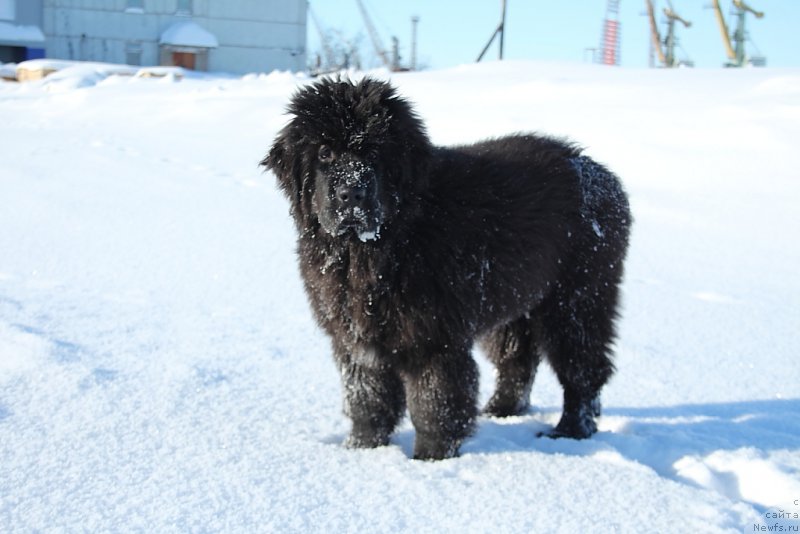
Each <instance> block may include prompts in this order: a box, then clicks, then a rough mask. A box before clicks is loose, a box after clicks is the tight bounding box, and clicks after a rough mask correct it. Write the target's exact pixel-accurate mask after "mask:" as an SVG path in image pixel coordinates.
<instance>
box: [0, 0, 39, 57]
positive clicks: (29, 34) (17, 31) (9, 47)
mask: <svg viewBox="0 0 800 534" xmlns="http://www.w3.org/2000/svg"><path fill="white" fill-rule="evenodd" d="M44 54H45V36H44V33H43V32H42V2H41V0H38V1H37V0H34V1H31V0H0V63H19V62H20V61H25V60H27V59H38V58H42V57H44Z"/></svg>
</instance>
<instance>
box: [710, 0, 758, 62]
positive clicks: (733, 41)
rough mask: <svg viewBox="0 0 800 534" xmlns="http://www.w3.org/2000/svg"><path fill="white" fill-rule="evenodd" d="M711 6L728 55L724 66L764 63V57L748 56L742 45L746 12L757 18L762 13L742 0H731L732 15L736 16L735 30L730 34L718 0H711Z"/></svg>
mask: <svg viewBox="0 0 800 534" xmlns="http://www.w3.org/2000/svg"><path fill="white" fill-rule="evenodd" d="M712 7H713V8H714V13H715V14H716V15H717V23H718V24H719V30H720V33H721V34H722V44H723V45H725V54H726V55H727V56H728V60H729V62H728V63H726V64H725V66H726V67H743V66H745V65H748V64H750V65H753V66H755V67H762V66H764V64H765V63H766V59H765V58H764V57H761V56H753V57H748V56H747V54H746V53H745V49H744V45H745V41H746V40H747V34H746V32H745V19H746V17H747V13H751V14H752V15H753V16H755V17H756V18H757V19H760V18H763V17H764V13H763V12H761V11H756V10H755V9H753V8H752V7H750V6H749V5H747V4H746V3H744V1H743V0H733V8H734V16H735V17H736V30H734V32H733V35H732V36H731V35H730V34H729V32H728V25H727V24H726V23H725V17H724V16H723V14H722V8H721V7H720V5H719V0H712Z"/></svg>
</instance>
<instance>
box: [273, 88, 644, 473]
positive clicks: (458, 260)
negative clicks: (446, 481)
mask: <svg viewBox="0 0 800 534" xmlns="http://www.w3.org/2000/svg"><path fill="white" fill-rule="evenodd" d="M288 113H289V114H290V117H291V118H290V120H289V122H288V124H287V125H286V127H284V128H283V130H282V131H281V132H279V134H278V136H277V138H276V139H275V143H274V145H273V146H272V148H271V149H270V151H269V153H268V155H267V156H266V157H265V158H264V160H263V161H262V162H261V163H262V165H264V166H266V167H267V168H268V169H270V170H272V171H273V172H274V173H275V174H276V176H277V178H278V183H279V185H280V188H281V189H282V190H283V192H284V193H285V194H286V196H287V197H288V199H289V202H290V205H291V214H292V216H293V217H294V221H295V223H296V225H297V231H298V234H299V237H298V255H299V263H300V270H301V273H302V277H303V280H304V283H305V289H306V292H307V294H308V298H309V300H310V303H311V307H312V309H313V312H314V314H315V316H316V319H317V321H318V322H319V324H320V326H321V327H322V328H323V329H324V330H325V332H327V333H328V335H329V336H330V337H331V340H332V345H333V354H334V358H335V360H336V363H337V365H338V368H339V370H340V372H341V377H342V382H343V393H344V412H345V414H346V415H347V416H348V417H349V418H350V419H351V420H352V430H351V432H350V435H349V436H348V438H347V440H346V441H345V444H346V445H347V446H349V447H377V446H381V445H385V444H386V443H388V441H389V437H390V435H391V434H392V432H393V430H394V428H395V426H396V425H397V423H398V421H399V420H400V418H401V417H402V416H403V414H404V413H405V410H406V408H408V411H409V414H410V416H411V421H412V423H413V424H414V428H415V430H416V441H415V443H414V458H420V459H440V458H448V457H452V456H455V455H457V454H458V449H459V446H460V445H461V443H462V441H463V440H464V439H465V438H466V437H467V436H469V435H470V432H471V431H472V430H473V427H474V425H475V419H476V416H477V414H478V409H477V407H476V400H477V395H478V369H477V366H476V364H475V361H474V360H473V358H472V355H471V351H472V348H473V344H474V343H475V342H476V341H477V342H478V343H480V344H481V346H482V347H483V348H484V350H485V351H486V354H487V355H488V357H489V359H490V360H491V361H492V362H493V363H494V364H495V365H496V367H497V376H496V388H495V391H494V395H493V396H492V397H491V400H489V403H488V404H487V406H486V407H485V408H484V413H486V414H488V415H491V416H497V417H503V416H509V415H514V414H519V413H521V412H524V411H525V410H526V409H527V408H528V402H529V397H530V391H531V385H532V383H533V380H534V377H535V374H536V368H537V366H538V364H539V362H540V361H541V359H542V357H546V358H547V360H548V362H549V363H550V365H551V366H552V368H553V369H554V370H555V373H556V375H557V376H558V380H559V382H560V383H561V385H562V387H563V389H564V407H563V413H562V415H561V420H560V421H559V423H558V425H557V426H556V427H555V428H554V429H553V430H552V431H551V432H550V433H549V434H548V435H549V436H550V437H566V438H575V439H582V438H588V437H589V436H591V435H592V434H593V433H594V432H596V431H597V426H596V424H595V417H596V416H598V415H599V414H600V402H599V394H600V390H601V388H602V387H603V385H604V384H605V383H606V381H608V379H609V377H610V376H611V374H612V373H613V371H614V366H613V364H612V362H611V345H612V342H613V340H614V336H615V333H614V330H615V328H614V322H615V319H616V317H617V306H618V297H619V284H620V279H621V277H622V272H623V260H624V258H625V253H626V249H627V244H628V234H629V227H630V224H631V214H630V211H629V208H628V200H627V197H626V194H625V192H624V190H623V188H622V186H621V184H620V182H619V179H618V178H617V177H616V176H615V175H614V174H613V173H612V172H611V171H609V170H608V169H606V168H605V167H603V166H602V165H600V164H599V163H597V162H595V161H593V160H592V159H590V158H589V157H587V156H584V155H582V154H581V150H580V148H578V147H576V146H575V145H573V144H570V143H568V142H565V141H563V140H560V139H554V138H551V137H544V136H540V135H533V134H517V135H510V136H508V137H502V138H499V139H491V140H486V141H482V142H479V143H476V144H472V145H465V146H454V147H439V146H434V145H433V144H431V142H430V140H429V139H428V136H427V134H426V131H425V127H424V126H423V124H422V122H421V121H420V119H419V118H418V116H417V115H416V114H415V112H414V111H413V110H412V108H411V105H410V104H409V102H408V101H407V100H405V99H404V98H402V97H400V96H398V94H397V92H396V91H395V89H394V88H393V87H392V86H391V85H389V84H388V83H386V82H384V81H379V80H376V79H372V78H364V79H362V80H361V81H358V82H352V81H350V80H347V79H341V78H324V79H321V80H319V81H317V82H315V83H313V84H310V85H308V86H305V87H303V88H301V89H299V90H298V91H297V92H296V93H295V95H294V96H293V98H292V100H291V103H290V104H289V107H288Z"/></svg>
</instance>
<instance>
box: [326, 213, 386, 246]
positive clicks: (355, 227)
mask: <svg viewBox="0 0 800 534" xmlns="http://www.w3.org/2000/svg"><path fill="white" fill-rule="evenodd" d="M379 219H380V218H379V217H370V216H367V215H366V214H365V213H364V212H363V211H360V210H358V212H356V213H353V214H348V215H345V216H343V217H342V218H341V219H340V220H339V224H338V226H337V227H336V235H337V236H340V237H356V238H358V239H359V240H361V241H363V242H367V241H374V240H376V239H378V238H379V237H380V231H381V221H380V220H379Z"/></svg>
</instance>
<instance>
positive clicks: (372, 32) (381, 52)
mask: <svg viewBox="0 0 800 534" xmlns="http://www.w3.org/2000/svg"><path fill="white" fill-rule="evenodd" d="M356 2H357V3H358V9H359V10H360V11H361V18H363V19H364V26H366V27H367V33H369V38H370V40H371V41H372V46H373V47H374V48H375V53H376V54H378V57H379V58H381V61H382V62H383V64H384V66H385V67H386V68H387V69H389V70H391V71H397V70H400V69H399V65H398V62H399V58H398V57H397V56H398V54H397V39H396V38H394V40H393V42H394V45H395V53H394V54H393V55H394V58H389V54H388V53H387V52H386V48H385V47H384V46H383V42H382V41H381V36H380V35H379V34H378V30H376V29H375V25H374V24H372V19H370V18H369V13H367V8H366V7H364V2H362V1H361V0H356Z"/></svg>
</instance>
